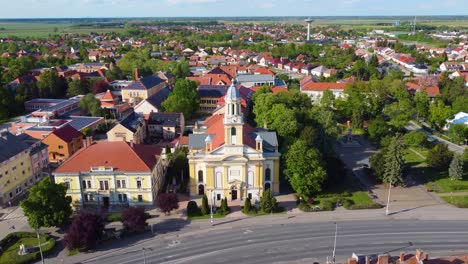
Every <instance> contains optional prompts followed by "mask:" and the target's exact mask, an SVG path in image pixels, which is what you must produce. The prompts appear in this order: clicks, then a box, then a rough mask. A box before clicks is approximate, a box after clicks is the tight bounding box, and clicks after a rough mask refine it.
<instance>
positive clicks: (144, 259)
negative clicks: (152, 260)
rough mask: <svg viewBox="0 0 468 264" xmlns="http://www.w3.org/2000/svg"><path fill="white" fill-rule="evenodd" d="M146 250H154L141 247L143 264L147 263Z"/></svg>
mask: <svg viewBox="0 0 468 264" xmlns="http://www.w3.org/2000/svg"><path fill="white" fill-rule="evenodd" d="M146 250H150V251H153V250H152V249H151V248H144V247H143V248H141V251H143V264H146V254H145V251H146Z"/></svg>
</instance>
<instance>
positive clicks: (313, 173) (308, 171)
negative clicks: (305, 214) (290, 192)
mask: <svg viewBox="0 0 468 264" xmlns="http://www.w3.org/2000/svg"><path fill="white" fill-rule="evenodd" d="M285 174H286V177H287V179H288V180H289V182H290V183H291V186H292V187H293V189H294V191H295V192H296V193H297V194H298V195H299V196H300V197H302V198H303V199H304V200H307V199H308V198H311V197H312V195H313V194H316V193H318V192H320V191H321V190H322V184H323V183H324V182H325V180H326V179H327V173H326V171H325V169H324V167H323V162H322V157H321V155H320V153H319V152H318V150H317V149H315V148H310V147H308V146H307V144H306V142H304V141H303V140H297V141H296V142H294V144H293V145H292V146H291V147H290V149H289V151H288V152H287V153H286V170H285Z"/></svg>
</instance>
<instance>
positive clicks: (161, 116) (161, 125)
mask: <svg viewBox="0 0 468 264" xmlns="http://www.w3.org/2000/svg"><path fill="white" fill-rule="evenodd" d="M146 120H147V123H148V136H150V137H151V138H156V139H163V140H166V141H167V140H172V139H174V138H175V137H177V136H180V135H182V134H183V132H184V127H185V119H184V114H183V113H158V112H153V113H150V114H149V115H148V117H147V118H146Z"/></svg>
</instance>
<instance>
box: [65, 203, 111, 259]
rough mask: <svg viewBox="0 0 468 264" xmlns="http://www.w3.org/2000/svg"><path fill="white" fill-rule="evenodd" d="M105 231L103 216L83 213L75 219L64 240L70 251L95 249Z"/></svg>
mask: <svg viewBox="0 0 468 264" xmlns="http://www.w3.org/2000/svg"><path fill="white" fill-rule="evenodd" d="M103 231H104V219H102V217H101V216H99V215H97V214H94V213H90V212H86V211H81V212H79V213H78V214H77V215H76V216H75V217H73V221H72V224H71V225H70V227H69V228H68V231H67V233H66V235H65V237H64V238H63V241H64V243H65V246H66V247H67V249H68V250H73V249H90V248H93V247H94V246H95V245H96V244H97V242H98V241H99V239H101V237H102V234H103Z"/></svg>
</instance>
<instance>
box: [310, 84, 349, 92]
mask: <svg viewBox="0 0 468 264" xmlns="http://www.w3.org/2000/svg"><path fill="white" fill-rule="evenodd" d="M345 87H346V83H334V82H308V83H307V84H305V85H303V86H301V91H325V90H344V89H345Z"/></svg>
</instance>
